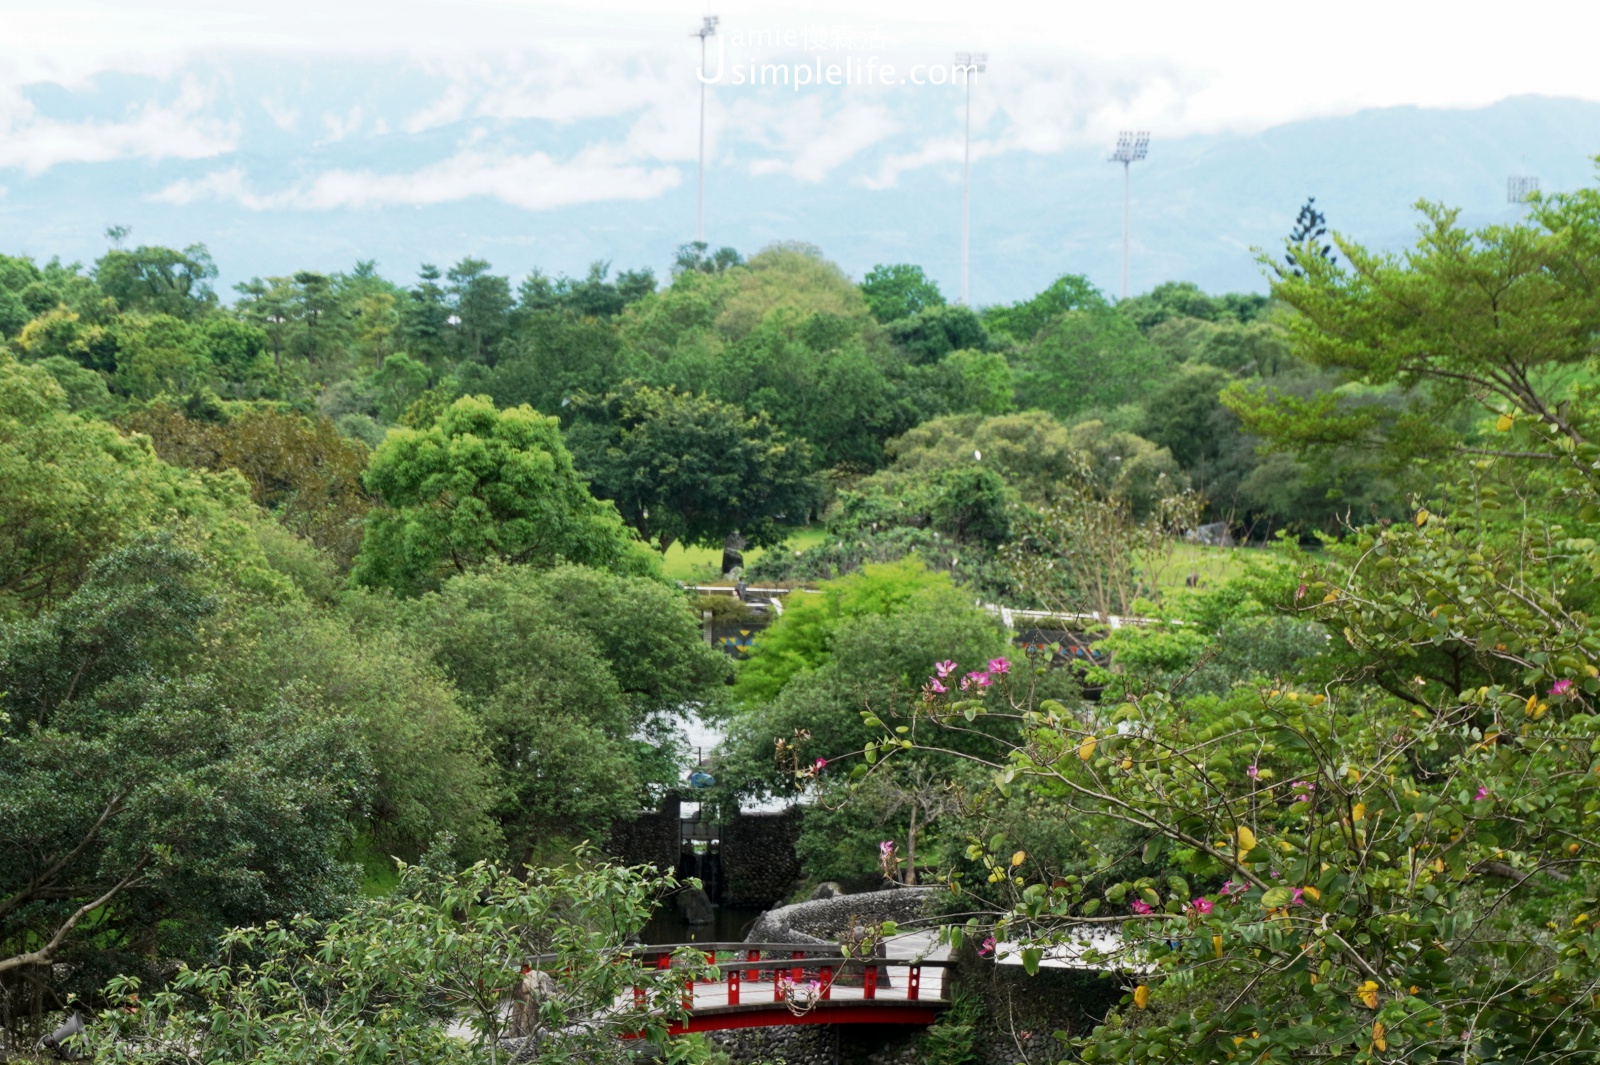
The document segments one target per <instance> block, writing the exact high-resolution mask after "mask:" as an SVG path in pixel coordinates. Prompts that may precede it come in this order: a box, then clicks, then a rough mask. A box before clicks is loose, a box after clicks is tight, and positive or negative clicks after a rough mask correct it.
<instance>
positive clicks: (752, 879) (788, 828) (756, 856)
mask: <svg viewBox="0 0 1600 1065" xmlns="http://www.w3.org/2000/svg"><path fill="white" fill-rule="evenodd" d="M802 816H803V811H802V810H801V809H800V807H798V806H791V807H789V808H788V809H787V810H784V811H782V812H781V813H775V814H740V815H739V816H738V817H736V818H734V819H733V820H732V821H728V822H725V823H724V824H723V825H722V826H721V830H722V845H721V847H722V849H721V854H722V898H721V899H720V900H719V901H720V902H721V903H722V905H724V906H751V907H755V906H771V905H772V904H773V903H774V902H777V901H778V900H779V899H783V898H787V897H788V895H789V893H790V892H791V891H793V890H794V887H795V882H796V881H798V880H799V879H800V876H801V871H800V858H799V856H798V855H797V854H795V850H794V844H795V840H797V839H799V838H800V819H801V817H802Z"/></svg>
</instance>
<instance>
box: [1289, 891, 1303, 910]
mask: <svg viewBox="0 0 1600 1065" xmlns="http://www.w3.org/2000/svg"><path fill="white" fill-rule="evenodd" d="M1305 893H1306V889H1305V888H1295V889H1294V898H1293V899H1291V900H1290V905H1291V906H1304V905H1305V904H1306V900H1305V899H1304V898H1302V897H1301V896H1303V895H1304V894H1305Z"/></svg>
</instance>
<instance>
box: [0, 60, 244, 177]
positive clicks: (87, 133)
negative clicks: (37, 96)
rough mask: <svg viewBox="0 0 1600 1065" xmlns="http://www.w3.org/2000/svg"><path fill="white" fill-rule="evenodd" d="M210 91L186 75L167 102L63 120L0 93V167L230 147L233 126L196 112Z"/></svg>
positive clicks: (207, 153)
mask: <svg viewBox="0 0 1600 1065" xmlns="http://www.w3.org/2000/svg"><path fill="white" fill-rule="evenodd" d="M209 103H210V94H209V93H208V92H206V91H205V90H204V89H203V88H202V87H201V86H200V84H199V83H198V82H197V81H195V80H193V79H189V80H186V81H185V83H184V84H183V86H182V88H181V89H180V91H179V94H178V97H177V99H176V100H174V101H173V102H172V103H171V104H162V103H157V102H155V101H150V102H147V103H144V104H142V105H138V106H135V107H134V108H132V110H131V112H130V114H129V117H127V118H126V119H124V120H122V121H107V120H87V121H81V122H71V121H63V120H60V119H56V118H51V117H49V116H46V115H42V114H40V113H39V111H38V109H37V108H36V107H35V106H34V104H33V103H32V102H31V101H30V100H29V99H28V98H27V97H25V96H23V95H22V94H21V93H20V92H18V91H16V90H15V89H12V90H10V91H9V92H4V93H0V167H18V168H21V169H22V170H25V171H27V172H28V173H29V174H41V173H43V172H45V171H46V170H49V169H50V168H51V167H53V166H58V165H60V164H62V163H104V162H111V161H113V160H118V159H207V158H211V157H214V156H217V155H221V154H223V153H225V152H230V151H232V150H233V149H234V147H235V146H236V145H237V143H238V138H239V131H238V128H237V126H236V125H235V124H234V123H233V122H231V121H224V120H221V119H217V118H213V117H208V116H206V115H205V114H203V113H202V112H203V111H204V110H205V108H206V107H207V105H208V104H209Z"/></svg>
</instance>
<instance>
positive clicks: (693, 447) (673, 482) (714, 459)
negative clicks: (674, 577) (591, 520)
mask: <svg viewBox="0 0 1600 1065" xmlns="http://www.w3.org/2000/svg"><path fill="white" fill-rule="evenodd" d="M573 416H574V417H575V418H576V419H577V420H576V421H575V422H574V424H573V426H572V428H571V429H570V430H569V431H568V434H567V440H568V443H569V444H570V446H571V447H572V450H573V458H574V461H575V463H576V464H577V466H578V468H579V469H580V470H581V471H582V472H583V473H584V474H585V475H586V476H587V477H588V478H589V479H590V480H591V482H592V483H593V486H594V491H595V494H596V495H598V496H600V498H602V499H609V500H611V501H613V502H614V503H616V505H617V509H618V510H619V511H621V513H622V516H623V520H624V521H626V522H627V523H628V524H629V525H631V526H633V528H634V530H635V531H637V532H638V534H639V537H640V538H641V539H642V540H644V541H645V542H647V543H654V544H655V545H656V547H657V548H659V549H660V550H662V551H665V550H666V549H667V548H668V547H669V546H671V545H672V544H673V543H677V542H682V543H686V544H696V545H702V546H708V547H714V546H720V545H721V544H722V542H723V540H724V538H726V537H727V536H728V534H730V533H733V532H739V533H741V534H742V535H743V536H744V537H745V539H746V540H748V541H749V542H750V543H751V544H753V545H756V546H762V547H766V546H770V545H773V544H777V543H781V542H782V540H783V538H784V536H785V535H786V530H785V526H786V525H794V524H798V523H799V522H801V521H803V520H804V519H805V518H806V517H807V515H808V514H809V511H810V509H811V507H812V505H813V503H814V502H815V501H816V497H817V494H818V493H817V491H816V487H815V485H814V483H813V479H812V469H811V465H812V462H811V448H810V446H809V445H808V444H807V443H806V442H805V441H804V440H791V439H790V438H788V437H787V436H786V435H785V434H784V433H783V432H782V431H781V430H779V429H777V428H776V427H774V426H773V424H772V420H771V419H770V418H768V417H767V416H766V415H765V414H756V415H749V414H746V413H745V412H744V411H743V410H742V409H740V408H739V407H736V406H734V405H733V404H731V403H721V402H718V401H717V400H714V399H711V398H710V397H708V396H704V395H699V396H695V395H690V394H689V393H686V392H679V391H676V390H674V389H656V388H650V387H648V386H645V385H640V384H638V383H637V382H627V383H625V384H624V385H623V387H622V388H621V389H620V390H618V391H616V392H613V393H611V394H609V395H606V396H604V397H583V398H580V399H579V401H578V402H577V403H575V404H574V405H573Z"/></svg>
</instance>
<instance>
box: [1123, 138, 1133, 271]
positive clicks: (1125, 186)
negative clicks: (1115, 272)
mask: <svg viewBox="0 0 1600 1065" xmlns="http://www.w3.org/2000/svg"><path fill="white" fill-rule="evenodd" d="M1132 169H1133V166H1132V164H1131V163H1129V162H1128V161H1127V160H1126V159H1124V160H1123V162H1122V298H1123V299H1127V298H1128V196H1129V189H1130V188H1131V181H1130V180H1129V177H1128V173H1129V171H1131V170H1132Z"/></svg>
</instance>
